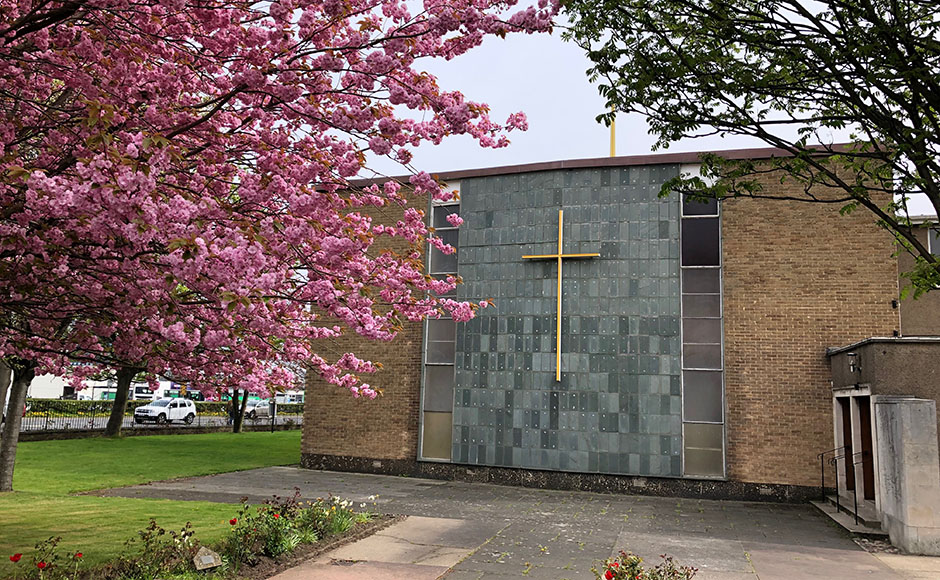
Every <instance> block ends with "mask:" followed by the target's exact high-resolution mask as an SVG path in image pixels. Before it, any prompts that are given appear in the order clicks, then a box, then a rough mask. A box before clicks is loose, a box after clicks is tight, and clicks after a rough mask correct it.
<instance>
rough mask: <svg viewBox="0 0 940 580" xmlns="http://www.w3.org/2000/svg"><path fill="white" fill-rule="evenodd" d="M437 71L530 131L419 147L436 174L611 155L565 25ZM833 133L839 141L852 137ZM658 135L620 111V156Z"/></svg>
mask: <svg viewBox="0 0 940 580" xmlns="http://www.w3.org/2000/svg"><path fill="white" fill-rule="evenodd" d="M424 65H425V66H426V67H427V70H428V71H429V72H431V73H432V74H434V75H436V76H437V77H438V82H439V84H440V86H441V87H442V88H443V89H446V90H459V91H461V92H462V93H463V94H464V95H465V96H466V97H467V98H468V99H469V100H472V101H475V102H483V103H487V104H488V105H490V111H491V112H490V115H491V117H492V118H493V120H494V121H497V122H503V121H505V119H506V118H507V117H508V116H509V115H510V114H511V113H515V112H517V111H523V112H525V114H526V116H527V117H528V120H529V130H528V131H526V132H513V133H511V134H510V139H511V140H512V143H511V144H510V145H509V146H508V147H506V148H503V149H483V148H481V147H479V146H478V145H477V144H476V142H475V141H474V140H472V139H470V138H468V137H464V136H459V137H451V138H448V139H445V140H444V142H443V143H442V144H441V145H438V146H434V145H430V144H429V145H425V146H422V147H420V148H419V149H417V150H415V151H414V153H415V156H414V162H413V165H414V167H415V168H416V169H418V170H424V171H428V172H431V173H437V172H443V171H450V170H457V169H478V168H483V167H498V166H503V165H517V164H521V163H538V162H543V161H557V160H562V159H586V158H592V157H607V156H609V155H610V129H609V128H608V127H605V126H604V125H602V124H600V123H598V122H597V121H595V117H596V116H597V115H599V114H601V113H602V112H603V111H604V103H603V100H602V99H601V97H600V95H599V94H598V92H597V87H596V86H595V85H592V84H591V83H589V82H588V79H587V75H586V71H587V69H588V68H589V66H590V64H589V61H588V60H587V58H586V57H585V56H584V53H583V51H582V50H581V49H580V48H579V47H578V46H577V45H575V44H572V43H567V42H564V41H562V39H561V34H560V30H557V29H556V31H555V32H554V33H553V34H552V35H547V34H535V35H518V34H516V35H509V36H507V38H505V39H500V38H496V37H488V38H487V40H486V41H485V42H484V43H483V45H482V46H479V47H477V48H475V49H473V50H471V51H469V52H468V53H467V54H464V55H463V56H460V57H458V58H456V59H453V60H451V61H444V60H434V61H428V62H426V63H425V64H424ZM847 137H848V132H846V134H845V135H843V136H838V135H835V136H833V140H834V141H845V140H847ZM653 142H654V139H653V138H652V137H651V136H650V135H649V134H648V133H647V126H646V123H645V122H644V121H643V119H642V117H641V116H640V115H637V114H630V115H627V114H621V115H619V116H618V117H617V131H616V144H617V155H618V156H621V155H648V154H650V153H654V151H653V150H652V147H653ZM766 146H767V145H766V144H765V143H763V142H762V141H759V140H756V139H748V138H745V137H739V136H733V137H727V138H721V137H717V136H715V137H707V138H701V139H689V140H686V141H682V142H679V143H676V144H673V145H672V146H671V147H670V148H669V150H668V151H664V150H659V151H658V152H659V153H665V152H687V151H715V150H721V149H740V148H747V147H766ZM370 166H371V167H373V168H374V169H376V170H377V171H378V172H380V173H383V174H385V175H402V174H403V173H404V172H403V171H402V168H401V167H400V166H397V165H396V164H395V163H393V162H391V161H389V160H388V159H385V158H381V159H373V160H371V162H370ZM911 213H912V215H917V214H927V213H931V214H932V213H933V212H932V208H931V206H930V204H929V203H926V201H924V202H923V203H917V202H915V203H913V204H912V206H911Z"/></svg>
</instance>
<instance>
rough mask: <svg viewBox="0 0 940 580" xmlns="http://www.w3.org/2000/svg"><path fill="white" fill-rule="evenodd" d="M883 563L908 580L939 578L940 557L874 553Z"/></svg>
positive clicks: (935, 579)
mask: <svg viewBox="0 0 940 580" xmlns="http://www.w3.org/2000/svg"><path fill="white" fill-rule="evenodd" d="M875 557H876V558H878V560H880V561H881V562H882V563H883V564H886V565H888V566H890V567H891V568H892V569H894V570H895V571H896V572H897V573H898V574H900V575H901V577H902V578H907V579H909V580H937V579H938V578H940V557H936V556H911V555H908V554H884V553H882V554H875Z"/></svg>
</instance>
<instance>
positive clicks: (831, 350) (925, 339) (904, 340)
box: [826, 336, 940, 356]
mask: <svg viewBox="0 0 940 580" xmlns="http://www.w3.org/2000/svg"><path fill="white" fill-rule="evenodd" d="M878 343H891V344H940V336H872V337H869V338H866V339H864V340H860V341H858V342H853V343H852V344H849V345H846V346H835V347H832V346H831V347H828V348H826V356H833V355H837V354H840V353H843V352H846V351H849V350H852V349H853V348H858V347H860V346H865V345H866V344H878Z"/></svg>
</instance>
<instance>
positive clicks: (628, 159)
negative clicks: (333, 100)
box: [351, 143, 851, 185]
mask: <svg viewBox="0 0 940 580" xmlns="http://www.w3.org/2000/svg"><path fill="white" fill-rule="evenodd" d="M850 146H851V144H850V143H838V144H835V145H826V146H823V145H818V146H813V147H812V149H814V150H817V151H818V152H819V154H820V155H826V154H830V153H841V152H844V151H847V150H848V148H849V147H850ZM705 154H708V155H717V156H719V157H723V158H725V159H755V160H757V159H772V158H774V157H792V156H793V154H792V153H790V152H789V151H787V150H785V149H780V148H778V147H758V148H752V149H725V150H719V151H696V152H688V153H650V154H646V155H625V156H620V157H593V158H588V159H562V160H558V161H542V162H539V163H524V164H520V165H502V166H497V167H484V168H480V169H459V170H454V171H436V172H430V173H431V174H432V175H434V176H435V177H436V178H437V179H439V180H441V181H456V180H459V179H468V178H471V177H489V176H493V175H516V174H519V173H535V172H539V171H555V170H559V169H590V168H602V167H636V166H642V165H682V164H688V163H701V156H702V155H705ZM409 177H410V176H389V177H375V178H363V179H354V180H351V183H353V184H355V185H368V184H371V183H378V182H382V181H388V180H393V181H407V180H408V178H409Z"/></svg>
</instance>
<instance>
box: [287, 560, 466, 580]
mask: <svg viewBox="0 0 940 580" xmlns="http://www.w3.org/2000/svg"><path fill="white" fill-rule="evenodd" d="M447 570H448V568H447V567H446V566H418V565H415V564H395V563H390V562H344V561H334V562H309V563H306V564H301V565H300V566H297V567H296V568H291V569H290V570H286V571H284V572H282V573H280V574H278V575H277V576H273V577H271V578H270V579H269V580H363V578H369V579H370V580H375V579H381V580H437V579H438V578H440V577H441V576H443V575H444V574H445V573H446V572H447Z"/></svg>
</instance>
